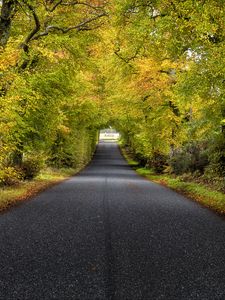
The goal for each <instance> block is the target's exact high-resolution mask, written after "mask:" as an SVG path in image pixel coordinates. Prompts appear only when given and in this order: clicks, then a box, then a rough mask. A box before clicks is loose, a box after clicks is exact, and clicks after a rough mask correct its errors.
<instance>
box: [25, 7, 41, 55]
mask: <svg viewBox="0 0 225 300" xmlns="http://www.w3.org/2000/svg"><path fill="white" fill-rule="evenodd" d="M25 5H26V6H27V7H28V9H29V10H30V11H31V13H32V16H33V19H34V22H35V27H34V29H33V30H32V31H31V32H30V33H29V34H28V36H27V37H26V39H25V41H24V42H23V43H22V45H21V47H22V48H23V50H24V51H25V52H28V44H29V42H30V41H31V40H32V39H33V37H34V36H35V34H36V33H37V32H38V31H39V30H40V28H41V24H40V21H39V18H38V15H37V14H36V12H35V9H34V7H33V6H32V5H31V4H29V3H25Z"/></svg>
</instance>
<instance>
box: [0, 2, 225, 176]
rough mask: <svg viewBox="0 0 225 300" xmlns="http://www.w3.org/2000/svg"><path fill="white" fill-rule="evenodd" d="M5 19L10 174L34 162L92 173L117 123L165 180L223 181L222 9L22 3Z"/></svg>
mask: <svg viewBox="0 0 225 300" xmlns="http://www.w3.org/2000/svg"><path fill="white" fill-rule="evenodd" d="M6 8H7V9H6ZM0 10H1V13H2V14H3V13H4V14H5V12H7V14H6V15H4V18H3V17H2V18H1V19H0V35H1V37H0V45H1V49H0V51H1V52H0V80H1V81H0V98H1V102H0V103H1V104H0V168H1V169H2V170H3V169H4V168H6V169H5V170H6V173H7V168H8V167H12V168H17V167H18V166H22V165H23V164H24V163H25V162H26V157H28V156H29V155H31V156H32V155H33V156H34V155H37V156H39V155H42V156H43V157H44V163H45V164H50V165H53V166H57V167H62V166H63V167H71V166H72V167H74V166H75V167H76V166H78V165H80V164H83V163H84V162H86V161H88V160H89V159H90V157H91V155H92V153H93V151H94V148H95V143H96V140H97V132H98V130H99V128H101V127H105V126H106V125H112V126H114V127H116V128H117V129H118V131H120V132H121V134H122V138H123V141H124V143H125V144H126V145H127V146H128V147H130V149H131V150H132V152H133V153H134V154H135V155H136V157H137V158H138V160H139V161H140V162H141V164H142V165H143V166H145V165H150V166H151V167H153V168H154V169H155V170H156V171H157V172H158V173H162V172H174V173H176V174H184V173H193V174H194V173H195V174H200V175H203V173H204V174H205V176H211V178H213V176H214V177H219V178H222V177H223V176H224V174H225V173H224V172H225V164H224V153H225V142H224V141H225V97H224V95H225V86H224V72H225V63H224V56H225V28H224V22H225V13H224V3H223V1H222V0H220V1H216V0H204V1H203V0H199V1H190V0H184V1H178V0H174V1H172V2H171V1H169V0H165V1H162V0H152V1H140V0H136V1H133V0H126V1H118V0H113V1H111V2H108V1H104V0H99V1H89V0H88V1H85V2H82V1H81V2H80V1H75V2H74V1H71V2H68V1H64V0H63V1H58V2H57V1H50V2H49V1H42V2H40V1H36V0H32V1H28V2H27V1H23V0H21V1H3V2H2V4H1V5H0ZM31 169H32V167H31ZM196 172H197V173H196ZM31 173H32V172H31ZM34 173H35V172H34ZM32 176H33V175H32ZM12 177H13V175H12Z"/></svg>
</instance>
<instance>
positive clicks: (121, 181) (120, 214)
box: [0, 143, 225, 300]
mask: <svg viewBox="0 0 225 300" xmlns="http://www.w3.org/2000/svg"><path fill="white" fill-rule="evenodd" d="M0 299H1V300H8V299H10V300H13V299H16V300H20V299H21V300H25V299H30V300H36V299H38V300H45V299H58V300H63V299H69V300H72V299H75V300H94V299H99V300H101V299H104V300H106V299H113V300H117V299H118V300H139V299H140V300H141V299H143V300H155V299H166V300H170V299H177V300H182V299H187V300H190V299H210V300H214V299H221V300H222V299H225V221H224V219H222V218H220V217H219V216H217V215H216V214H214V213H212V212H210V211H209V210H207V209H205V208H202V207H201V206H199V205H198V204H196V203H194V202H192V201H190V200H188V199H186V198H185V197H183V196H180V195H178V194H177V193H175V192H173V191H171V190H169V189H167V188H165V187H162V186H160V185H157V184H154V183H151V182H149V181H147V180H145V179H143V178H141V177H139V176H138V175H136V174H135V172H134V171H133V170H131V168H130V167H129V166H128V165H127V163H126V162H125V160H124V159H123V158H122V156H121V154H120V152H119V150H118V147H117V145H116V144H113V143H100V144H99V146H98V150H97V153H96V155H95V157H94V160H93V162H92V163H91V164H90V165H89V166H88V167H87V168H86V169H85V170H84V171H83V172H82V173H80V174H79V175H78V176H75V177H72V178H71V179H69V180H67V181H65V182H64V183H62V184H59V185H58V186H55V187H53V188H51V189H49V190H47V191H45V192H43V193H42V194H40V195H39V196H37V197H35V198H34V199H33V200H30V201H27V202H26V203H24V204H23V205H20V206H18V207H16V208H13V209H11V210H10V211H8V212H6V213H4V214H2V215H0Z"/></svg>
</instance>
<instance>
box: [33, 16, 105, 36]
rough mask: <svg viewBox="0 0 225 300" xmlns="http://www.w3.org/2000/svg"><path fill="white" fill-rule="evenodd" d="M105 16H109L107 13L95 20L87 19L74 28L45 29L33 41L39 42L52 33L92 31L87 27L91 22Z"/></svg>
mask: <svg viewBox="0 0 225 300" xmlns="http://www.w3.org/2000/svg"><path fill="white" fill-rule="evenodd" d="M104 16H107V14H106V13H105V12H103V13H101V14H99V15H97V16H95V17H93V18H90V19H87V20H85V21H83V22H81V23H80V24H78V25H74V26H70V27H67V28H64V27H59V26H57V25H49V26H47V27H46V28H45V31H44V32H40V33H39V34H38V35H36V36H34V35H33V36H32V38H31V40H37V39H39V38H40V37H42V36H46V35H48V34H49V33H50V32H51V31H55V30H56V31H61V32H62V33H68V32H69V31H72V30H77V31H87V30H92V28H89V27H88V26H87V25H88V24H90V23H91V22H93V21H95V20H97V19H100V18H102V17H104Z"/></svg>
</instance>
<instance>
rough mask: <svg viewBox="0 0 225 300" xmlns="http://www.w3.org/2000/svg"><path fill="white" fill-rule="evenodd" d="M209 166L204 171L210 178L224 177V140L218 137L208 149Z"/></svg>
mask: <svg viewBox="0 0 225 300" xmlns="http://www.w3.org/2000/svg"><path fill="white" fill-rule="evenodd" d="M209 161H210V164H209V166H208V168H207V170H206V173H207V174H211V176H219V177H225V138H224V137H223V136H220V137H218V138H217V139H215V140H214V141H213V143H212V146H211V147H210V148H209Z"/></svg>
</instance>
